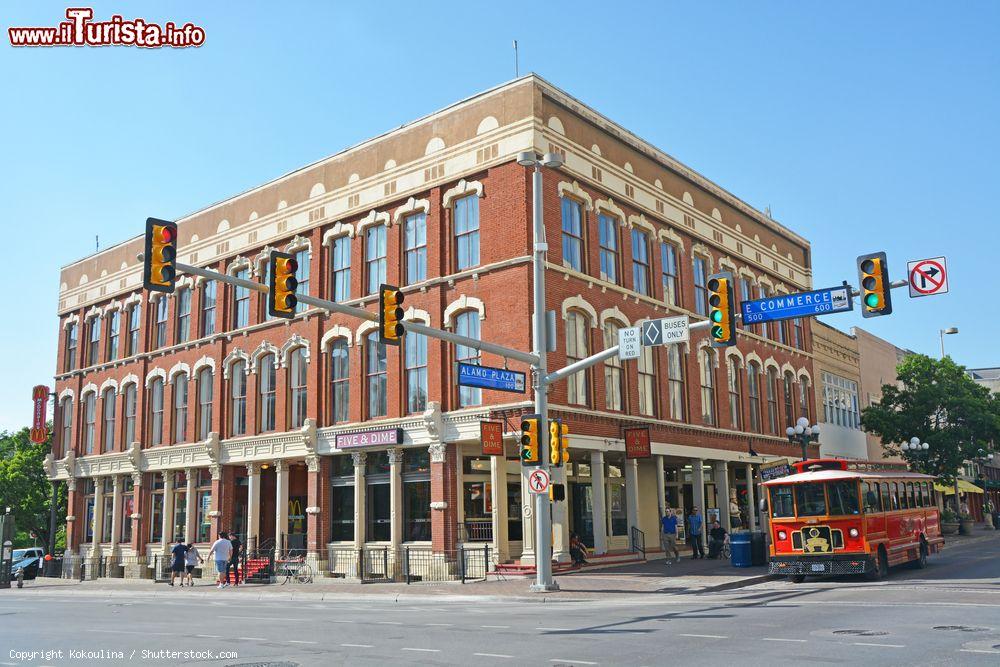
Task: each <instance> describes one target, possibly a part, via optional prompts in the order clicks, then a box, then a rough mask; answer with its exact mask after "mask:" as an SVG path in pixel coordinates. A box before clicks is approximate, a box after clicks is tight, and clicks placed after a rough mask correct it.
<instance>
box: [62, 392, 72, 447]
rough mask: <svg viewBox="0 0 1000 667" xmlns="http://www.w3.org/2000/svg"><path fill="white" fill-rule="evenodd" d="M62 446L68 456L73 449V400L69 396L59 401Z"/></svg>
mask: <svg viewBox="0 0 1000 667" xmlns="http://www.w3.org/2000/svg"><path fill="white" fill-rule="evenodd" d="M59 426H60V427H61V431H60V441H59V442H60V445H61V446H62V453H63V454H66V453H67V452H69V450H70V449H71V448H72V447H73V399H72V398H70V397H69V396H67V397H66V398H64V399H62V400H61V401H59Z"/></svg>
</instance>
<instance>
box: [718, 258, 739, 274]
mask: <svg viewBox="0 0 1000 667" xmlns="http://www.w3.org/2000/svg"><path fill="white" fill-rule="evenodd" d="M725 270H729V271H731V272H732V273H733V275H734V276H737V275H739V272H740V270H739V267H737V266H736V262H734V261H733V260H732V258H730V257H722V258H721V259H719V271H725Z"/></svg>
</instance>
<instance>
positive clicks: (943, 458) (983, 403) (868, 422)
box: [861, 354, 1000, 484]
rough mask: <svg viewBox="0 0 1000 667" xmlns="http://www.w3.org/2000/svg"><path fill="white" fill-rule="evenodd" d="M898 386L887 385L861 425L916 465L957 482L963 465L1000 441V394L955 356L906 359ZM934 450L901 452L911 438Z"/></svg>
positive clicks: (898, 373)
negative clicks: (972, 375) (973, 375)
mask: <svg viewBox="0 0 1000 667" xmlns="http://www.w3.org/2000/svg"><path fill="white" fill-rule="evenodd" d="M896 376H897V379H898V385H891V384H885V385H882V399H881V400H880V401H879V402H878V403H874V404H872V405H870V406H868V407H867V408H865V409H864V410H863V411H862V412H861V425H862V426H863V427H864V429H865V430H866V431H868V432H869V433H873V434H875V435H877V436H879V437H880V438H882V444H883V446H884V447H885V448H886V450H887V451H889V452H890V453H892V454H902V455H903V458H905V459H906V460H907V461H908V462H909V464H910V467H911V468H912V469H915V470H917V471H919V472H923V473H926V474H928V475H936V476H937V477H939V478H940V479H941V481H942V482H943V483H945V484H953V483H954V482H955V476H956V473H957V472H958V470H959V468H960V467H961V466H962V464H963V463H964V462H965V461H966V460H969V459H972V458H976V457H977V456H979V455H980V454H979V450H980V449H982V450H989V449H991V448H992V447H993V443H994V442H995V441H997V440H1000V397H998V396H997V395H991V394H990V392H989V390H988V389H987V388H986V387H983V386H982V385H979V384H976V383H975V382H973V381H972V378H970V377H969V376H968V374H967V373H966V372H965V368H964V367H963V366H959V365H958V364H956V363H955V362H954V361H952V360H951V358H950V357H945V358H944V359H941V360H937V359H932V358H930V357H928V356H926V355H923V354H913V355H910V356H908V357H906V358H905V359H904V360H903V361H902V362H900V364H899V366H897V368H896ZM913 437H916V438H920V441H921V442H922V443H923V442H926V443H927V444H928V445H930V449H928V450H926V451H924V450H917V451H905V452H903V451H901V449H900V447H899V444H901V443H903V442H907V441H909V440H910V438H913Z"/></svg>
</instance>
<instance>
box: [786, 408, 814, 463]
mask: <svg viewBox="0 0 1000 667" xmlns="http://www.w3.org/2000/svg"><path fill="white" fill-rule="evenodd" d="M785 435H787V436H788V442H790V443H792V444H793V445H794V444H796V443H798V444H799V445H801V446H802V460H803V461H805V460H806V446H807V445H808V444H809V443H810V442H815V441H816V440H819V424H813V425H812V426H810V425H809V420H808V419H806V418H805V417H799V419H798V421H796V422H795V426H789V427H788V428H786V429H785Z"/></svg>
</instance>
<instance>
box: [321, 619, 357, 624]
mask: <svg viewBox="0 0 1000 667" xmlns="http://www.w3.org/2000/svg"><path fill="white" fill-rule="evenodd" d="M327 620H328V621H330V622H331V623H353V622H354V621H341V620H338V619H336V618H329V619H327Z"/></svg>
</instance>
